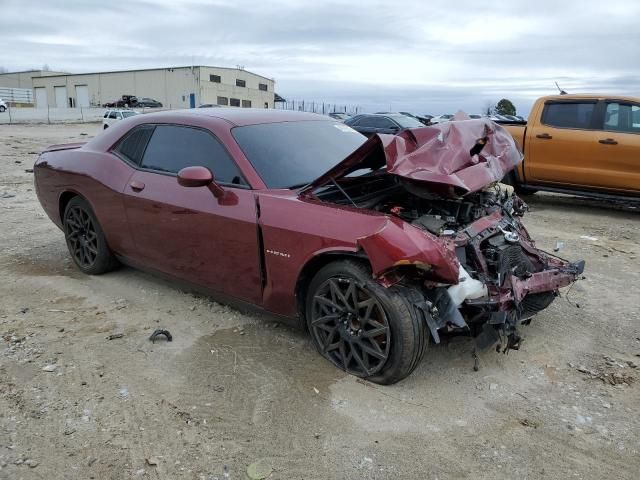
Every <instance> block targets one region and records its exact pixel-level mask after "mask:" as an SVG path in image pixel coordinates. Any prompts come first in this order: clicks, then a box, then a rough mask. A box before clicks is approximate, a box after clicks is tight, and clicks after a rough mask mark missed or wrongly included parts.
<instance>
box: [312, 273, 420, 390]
mask: <svg viewBox="0 0 640 480" xmlns="http://www.w3.org/2000/svg"><path fill="white" fill-rule="evenodd" d="M305 316H306V321H307V327H308V329H309V332H310V333H311V338H312V341H313V343H314V345H315V347H316V349H317V350H318V352H319V353H320V354H321V355H322V356H323V357H325V358H326V359H327V360H329V361H330V362H332V363H333V364H334V365H335V366H336V367H338V368H340V369H341V370H344V371H345V372H347V373H350V374H352V375H355V376H357V377H361V378H366V379H367V380H370V381H372V382H375V383H379V384H384V385H389V384H393V383H396V382H398V381H400V380H402V379H403V378H405V377H406V376H408V375H409V374H410V373H411V372H412V371H413V370H414V369H415V368H416V366H417V365H418V363H419V362H420V360H421V359H422V357H423V355H424V352H425V351H426V348H427V344H428V341H429V335H428V331H427V330H426V326H425V322H424V320H423V319H422V318H421V317H420V316H419V315H418V314H417V312H416V310H415V309H414V307H413V306H412V305H411V303H410V301H409V298H408V296H407V295H406V294H405V292H404V291H403V290H402V288H401V287H400V288H396V287H392V288H384V287H382V286H381V285H380V284H378V283H377V282H375V281H374V280H373V278H372V276H371V271H370V269H369V268H368V267H366V266H365V265H363V264H362V263H358V262H355V261H351V260H343V261H338V262H333V263H330V264H328V265H326V266H325V267H323V268H322V269H321V270H320V271H319V272H318V273H317V274H316V276H315V277H314V278H313V280H312V281H311V284H310V285H309V289H308V294H307V299H306V310H305Z"/></svg>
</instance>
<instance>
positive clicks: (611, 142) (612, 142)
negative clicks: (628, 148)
mask: <svg viewBox="0 0 640 480" xmlns="http://www.w3.org/2000/svg"><path fill="white" fill-rule="evenodd" d="M598 142H600V143H604V144H605V145H617V144H618V142H617V141H616V140H614V139H613V138H603V139H602V140H598Z"/></svg>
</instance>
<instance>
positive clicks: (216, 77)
mask: <svg viewBox="0 0 640 480" xmlns="http://www.w3.org/2000/svg"><path fill="white" fill-rule="evenodd" d="M209 81H210V82H214V83H220V75H209Z"/></svg>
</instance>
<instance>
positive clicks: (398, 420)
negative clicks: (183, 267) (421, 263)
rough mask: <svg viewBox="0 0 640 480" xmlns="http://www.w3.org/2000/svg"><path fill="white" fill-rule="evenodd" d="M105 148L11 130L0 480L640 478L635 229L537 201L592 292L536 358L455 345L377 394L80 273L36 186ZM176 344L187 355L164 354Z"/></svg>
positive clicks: (261, 340)
mask: <svg viewBox="0 0 640 480" xmlns="http://www.w3.org/2000/svg"><path fill="white" fill-rule="evenodd" d="M98 129H99V125H89V124H85V125H51V126H47V125H33V126H1V127H0V140H1V142H0V280H1V281H0V336H1V337H2V339H0V478H2V479H47V480H50V479H62V478H64V479H80V478H82V479H86V478H95V479H122V478H130V477H139V478H158V479H174V478H185V479H207V480H208V479H213V478H220V479H222V478H231V479H243V478H246V475H247V473H246V472H247V468H248V467H249V466H250V465H252V464H254V462H258V467H261V468H263V469H265V470H266V472H267V473H268V472H269V471H271V476H270V478H273V479H307V480H308V479H329V478H336V479H343V478H344V479H351V478H353V479H360V478H368V479H387V478H393V479H407V478H420V479H423V478H424V479H441V480H442V479H458V478H474V479H503V478H504V479H514V478H518V479H537V478H549V479H560V478H562V479H566V478H578V479H602V478H612V479H614V478H615V479H637V478H638V471H639V470H640V454H639V450H640V415H639V413H638V412H639V407H640V395H639V393H640V368H633V365H635V364H640V358H639V357H638V355H640V302H639V300H640V298H639V297H640V286H639V283H640V282H639V280H638V278H639V276H638V271H639V266H640V260H639V258H638V257H639V256H640V247H639V245H638V242H639V240H640V216H638V213H637V212H638V210H637V209H634V208H630V207H618V206H611V205H607V204H602V203H597V202H593V201H587V200H584V199H576V198H570V197H563V196H552V195H536V196H534V197H532V198H531V199H530V200H529V201H530V205H531V212H530V213H529V214H528V215H527V216H526V218H525V223H526V224H527V226H528V227H529V229H530V231H531V233H532V235H533V237H534V238H536V239H537V241H538V244H539V246H541V247H543V248H546V249H553V248H554V246H555V245H556V242H557V241H560V242H563V243H564V245H563V247H562V249H561V251H560V254H561V255H562V256H564V257H566V258H569V259H579V258H584V259H586V260H587V270H586V277H587V278H586V279H585V280H583V281H581V282H580V283H579V284H577V285H576V286H575V287H574V288H573V289H572V290H571V292H570V294H569V295H566V292H565V295H564V296H563V297H561V298H559V299H558V300H557V301H556V302H555V303H554V304H553V305H552V306H551V307H550V308H549V309H548V310H546V311H545V312H543V313H542V314H540V315H539V316H538V317H536V318H535V319H534V321H533V323H532V324H531V326H529V327H525V328H523V329H522V333H523V334H524V335H525V342H524V344H523V347H522V349H521V350H520V351H518V352H511V353H510V354H509V355H502V354H497V353H495V352H494V351H490V352H486V353H484V354H483V355H482V357H481V369H480V371H478V372H474V371H473V369H472V365H473V363H472V359H471V347H472V344H471V342H470V341H469V340H468V339H464V338H462V339H460V338H459V339H456V340H455V341H451V342H449V343H447V344H445V345H440V346H435V347H432V348H431V349H430V351H429V352H428V353H427V355H426V358H425V360H424V361H423V362H422V364H421V365H420V366H419V367H418V369H417V370H416V371H415V372H414V374H413V375H411V376H410V377H409V378H408V379H407V380H405V381H403V382H401V383H399V384H397V385H395V386H391V387H381V386H378V385H373V384H369V383H367V382H362V381H358V380H356V379H355V378H354V377H350V376H347V375H345V374H344V373H342V372H340V371H337V370H336V369H335V368H334V367H333V366H332V365H330V364H329V363H328V362H327V361H325V360H323V359H322V358H321V357H320V356H319V355H318V354H316V353H315V352H314V351H313V348H312V346H311V344H310V342H309V340H308V339H307V337H306V335H305V334H304V333H303V332H301V331H296V330H293V329H290V328H287V327H284V326H282V325H278V324H275V323H273V322H272V321H269V320H266V319H264V318H259V317H256V316H248V315H244V314H242V313H240V312H238V311H235V310H233V309H230V308H228V307H225V306H222V305H219V304H217V303H214V302H212V301H211V300H210V299H209V298H205V297H200V296H196V295H192V294H190V293H187V292H182V291H180V290H178V289H177V288H175V287H173V286H172V285H170V284H167V283H165V282H163V281H160V280H158V279H156V278H154V277H151V276H148V275H146V274H143V273H140V272H138V271H135V270H132V269H129V268H122V269H120V270H118V271H116V272H113V273H111V274H108V275H104V276H100V277H88V276H85V275H83V274H81V273H80V272H79V271H77V270H76V269H75V268H74V266H73V265H72V262H71V260H70V258H69V256H68V254H67V250H66V246H65V242H64V239H63V235H62V233H61V232H60V231H59V230H58V229H57V228H56V227H55V226H54V225H53V224H52V223H51V222H50V221H49V219H48V218H46V216H45V215H44V213H43V211H42V209H41V207H40V205H39V204H38V202H37V199H36V196H35V193H34V191H33V183H32V182H33V179H32V174H31V173H28V172H27V171H26V169H30V168H31V167H32V164H33V162H34V160H35V158H36V155H37V152H39V151H40V150H41V149H42V148H43V147H45V146H46V145H48V144H52V143H63V142H70V141H78V140H83V139H86V138H89V137H90V136H92V135H94V134H96V133H97V132H98ZM86 134H88V135H86ZM576 303H577V304H579V308H578V307H576V305H575V304H576ZM160 327H164V328H168V329H169V330H170V331H171V333H172V334H173V342H171V343H167V342H165V341H159V342H156V343H155V344H153V343H151V342H150V341H149V340H148V337H149V334H150V333H151V332H152V331H153V330H154V329H155V328H160ZM116 333H122V334H124V335H123V336H122V337H121V338H117V339H114V340H107V338H106V337H107V336H109V335H111V334H116ZM627 362H630V363H631V365H630V364H629V363H627ZM43 369H44V370H43ZM46 370H52V371H46ZM580 370H583V371H580ZM605 375H606V376H605ZM614 375H615V376H614ZM616 382H618V383H619V384H617V385H613V384H612V383H616ZM620 382H621V383H620ZM254 467H255V465H253V466H252V467H251V468H252V469H253V468H254ZM225 468H226V471H227V472H228V477H226V476H225Z"/></svg>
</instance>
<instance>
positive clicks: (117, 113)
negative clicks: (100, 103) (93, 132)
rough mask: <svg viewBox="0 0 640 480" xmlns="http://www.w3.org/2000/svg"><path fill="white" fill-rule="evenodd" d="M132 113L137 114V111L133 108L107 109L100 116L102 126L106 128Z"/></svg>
mask: <svg viewBox="0 0 640 480" xmlns="http://www.w3.org/2000/svg"><path fill="white" fill-rule="evenodd" d="M134 115H138V112H136V111H134V110H107V111H106V112H104V115H103V116H102V128H103V130H106V129H107V128H109V127H110V126H111V125H113V124H114V123H116V122H119V121H120V120H124V119H125V118H129V117H133V116H134Z"/></svg>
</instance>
